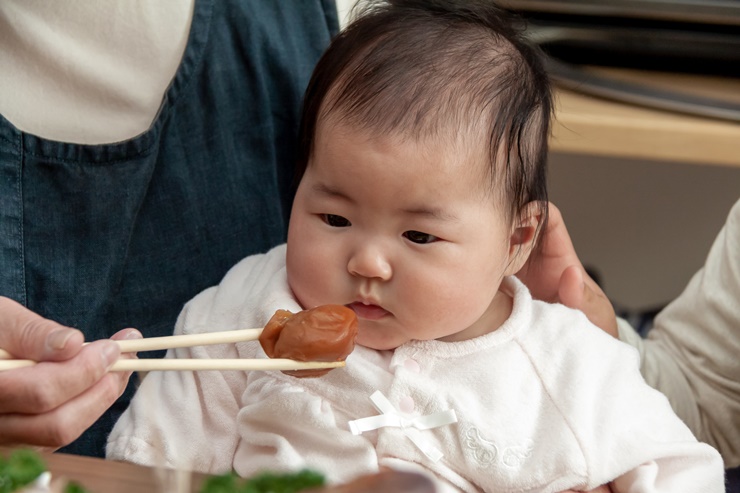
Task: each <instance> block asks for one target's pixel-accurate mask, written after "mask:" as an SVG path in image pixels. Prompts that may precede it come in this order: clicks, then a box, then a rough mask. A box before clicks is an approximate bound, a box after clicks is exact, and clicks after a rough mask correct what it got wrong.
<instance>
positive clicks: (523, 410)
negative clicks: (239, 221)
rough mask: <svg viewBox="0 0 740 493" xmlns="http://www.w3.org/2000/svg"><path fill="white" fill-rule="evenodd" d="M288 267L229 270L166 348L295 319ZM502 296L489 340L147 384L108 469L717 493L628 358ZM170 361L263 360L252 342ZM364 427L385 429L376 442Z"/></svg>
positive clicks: (557, 310) (275, 258)
mask: <svg viewBox="0 0 740 493" xmlns="http://www.w3.org/2000/svg"><path fill="white" fill-rule="evenodd" d="M285 251H286V250H285V246H284V245H282V246H279V247H276V248H275V249H273V250H271V251H270V252H268V253H267V254H263V255H255V256H251V257H248V258H246V259H244V260H243V261H242V262H240V263H239V264H237V265H236V266H235V267H233V268H232V269H231V270H230V271H229V272H228V274H227V275H226V276H225V278H224V279H223V281H222V282H221V284H220V285H218V286H215V287H212V288H210V289H207V290H205V291H203V292H202V293H200V294H199V295H198V296H196V297H195V298H194V299H193V300H191V301H190V302H189V303H188V304H187V305H186V306H185V308H184V309H183V311H182V313H181V314H180V317H179V320H178V323H177V329H176V332H177V333H195V332H207V331H221V330H229V329H240V328H250V327H260V326H263V325H264V324H265V323H266V322H267V320H268V319H269V318H270V317H271V316H272V314H273V313H274V312H275V310H277V309H287V310H291V311H293V312H296V311H299V310H300V309H301V307H300V306H299V305H298V304H297V302H296V300H295V299H294V297H293V296H292V294H291V292H290V289H289V288H288V284H287V276H286V272H285ZM451 289H454V287H451ZM503 289H505V290H507V291H508V292H509V293H510V294H511V295H512V296H513V299H514V304H513V311H512V314H511V317H510V318H509V319H508V320H507V321H506V322H505V323H504V324H503V325H502V326H501V327H500V328H499V329H498V330H495V331H493V332H491V333H489V334H486V335H484V336H481V337H478V338H475V339H471V340H466V341H462V342H453V343H448V342H440V341H435V340H432V341H414V342H410V343H407V344H404V345H402V346H401V347H399V348H397V349H396V350H394V351H375V350H370V349H367V348H364V347H360V346H358V347H356V348H355V351H354V352H353V353H352V354H351V355H350V356H349V358H348V359H347V366H346V367H345V368H340V369H336V370H332V371H331V372H330V373H329V374H327V375H326V376H323V377H320V378H302V379H301V378H295V377H291V376H288V375H285V374H283V373H281V372H274V371H273V372H267V371H253V372H236V371H230V372H218V371H201V372H155V373H150V374H149V375H148V376H147V377H146V378H145V379H144V381H143V382H142V385H141V387H140V388H139V390H138V392H137V395H136V396H135V398H134V400H133V401H132V403H131V406H130V408H129V409H128V410H127V411H126V413H125V414H124V415H123V416H122V417H121V419H120V420H119V422H118V423H117V424H116V426H115V428H114V430H113V432H112V434H111V435H110V438H109V442H108V447H107V456H108V458H111V459H119V460H128V461H132V462H137V463H142V464H149V465H162V466H169V467H175V468H183V469H192V470H197V471H203V472H209V473H221V472H225V471H229V470H232V469H233V470H235V471H236V472H237V473H238V474H240V475H242V476H251V475H253V474H255V473H257V472H259V471H260V470H263V469H270V470H278V471H286V470H296V469H299V468H304V467H310V468H313V469H316V470H318V471H320V472H322V473H324V474H325V475H326V476H327V478H328V479H329V481H330V482H343V481H347V480H349V479H352V478H354V477H356V476H358V475H361V474H365V473H372V472H376V471H378V469H379V468H380V467H383V466H388V467H392V468H398V469H411V470H419V471H422V472H424V473H426V474H430V475H431V476H432V477H434V478H435V480H436V481H437V482H438V484H439V486H440V491H446V490H452V491H455V490H460V491H495V492H514V491H516V492H528V491H541V492H560V491H563V490H566V489H568V488H574V489H585V490H588V489H592V488H594V487H596V486H598V485H601V484H604V483H607V482H609V481H612V480H615V478H616V480H615V482H614V483H613V488H614V489H615V491H619V492H621V491H630V492H633V493H636V492H648V491H649V492H659V491H661V492H663V491H664V492H670V493H678V492H691V493H693V492H706V493H711V492H721V491H724V484H723V464H722V460H721V458H720V456H719V454H718V453H717V452H716V451H715V450H714V449H713V448H711V447H710V446H708V445H706V444H702V443H699V442H697V441H696V440H695V438H694V437H693V435H692V434H691V432H690V431H689V430H688V429H687V428H686V426H685V425H684V424H683V423H682V422H681V421H680V420H679V419H678V418H677V417H676V415H675V414H674V413H673V411H672V410H671V408H670V406H669V404H668V401H667V400H666V398H665V397H664V396H663V395H662V394H660V393H658V392H657V391H655V390H653V389H652V388H650V387H649V386H648V385H647V384H646V383H645V382H644V381H643V379H642V377H641V376H640V373H639V368H638V366H639V361H638V354H637V351H636V350H635V349H633V348H631V347H630V346H628V345H626V344H624V343H621V342H619V341H617V340H615V339H613V338H611V337H610V336H608V335H606V334H605V333H603V332H602V331H601V330H599V329H598V328H596V327H594V326H593V325H591V324H590V323H589V322H588V320H587V319H586V318H585V316H583V314H581V313H580V312H577V311H574V310H570V309H568V308H566V307H564V306H562V305H554V304H547V303H543V302H539V301H534V300H532V298H531V296H530V294H529V292H528V290H527V288H526V287H525V286H524V285H523V284H521V283H520V282H519V281H518V280H517V279H515V278H509V279H506V281H505V283H504V287H503ZM168 357H178V358H255V357H261V358H265V357H266V356H265V354H264V353H263V352H262V350H261V348H260V346H259V343H257V342H249V343H239V344H237V345H236V346H233V345H231V346H210V347H195V348H185V349H176V350H171V352H170V353H168ZM371 396H374V400H375V402H376V403H377V405H379V407H380V408H381V409H383V411H379V410H378V408H377V407H376V404H375V403H374V402H373V400H371ZM380 414H383V415H384V416H385V418H374V419H371V420H370V421H368V420H367V419H365V418H369V417H372V416H378V415H380ZM374 420H385V421H387V422H388V423H390V424H391V425H393V426H386V427H381V428H378V429H375V430H372V429H371V428H373V426H372V424H373V423H372V421H374ZM381 424H382V423H381ZM351 428H354V429H355V432H357V433H359V432H360V431H362V430H363V429H370V430H369V431H364V432H362V433H360V434H353V432H352V429H351ZM440 456H441V457H440ZM628 488H632V489H628Z"/></svg>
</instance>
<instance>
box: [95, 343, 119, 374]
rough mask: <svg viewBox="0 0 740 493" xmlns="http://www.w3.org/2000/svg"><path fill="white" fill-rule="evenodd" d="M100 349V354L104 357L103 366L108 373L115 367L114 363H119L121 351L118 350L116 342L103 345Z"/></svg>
mask: <svg viewBox="0 0 740 493" xmlns="http://www.w3.org/2000/svg"><path fill="white" fill-rule="evenodd" d="M102 346H103V347H102V348H100V354H102V355H103V364H104V365H105V369H106V371H107V370H109V369H110V367H111V366H113V363H115V362H116V361H118V357H119V356H120V355H121V350H120V349H119V348H118V344H116V343H115V342H112V341H111V342H106V343H104V344H102Z"/></svg>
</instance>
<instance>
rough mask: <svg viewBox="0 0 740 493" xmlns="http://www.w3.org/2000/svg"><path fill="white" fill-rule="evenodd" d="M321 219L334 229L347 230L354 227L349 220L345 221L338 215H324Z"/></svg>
mask: <svg viewBox="0 0 740 493" xmlns="http://www.w3.org/2000/svg"><path fill="white" fill-rule="evenodd" d="M321 219H323V220H324V222H325V223H326V224H328V225H329V226H331V227H332V228H346V227H347V226H352V223H351V222H349V220H348V219H345V218H343V217H342V216H337V215H336V214H322V215H321Z"/></svg>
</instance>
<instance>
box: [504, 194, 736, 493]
mask: <svg viewBox="0 0 740 493" xmlns="http://www.w3.org/2000/svg"><path fill="white" fill-rule="evenodd" d="M518 275H519V277H520V279H522V280H523V281H524V282H525V284H527V285H528V286H529V287H530V290H531V291H532V293H533V295H534V296H535V297H538V298H540V299H544V300H548V301H561V302H562V303H563V304H565V305H568V306H570V307H572V308H577V309H580V310H582V311H583V312H584V313H585V314H586V315H587V316H588V317H589V319H591V321H592V322H594V323H595V324H596V325H598V326H599V327H601V328H602V329H604V330H605V331H606V332H608V333H610V334H611V335H613V336H615V337H619V338H620V339H621V340H623V341H625V342H628V343H629V344H631V345H633V346H635V347H636V348H637V349H638V350H639V352H640V358H641V371H642V374H643V376H644V377H645V380H646V381H647V382H648V384H650V385H651V386H652V387H654V388H656V389H658V390H659V391H661V392H662V393H663V394H665V395H666V396H667V397H668V400H669V401H670V403H671V405H672V407H673V409H674V411H675V412H676V414H678V415H679V417H681V419H682V420H683V421H684V422H685V423H686V424H687V425H688V427H689V428H690V429H691V430H692V431H693V433H694V434H695V435H696V437H697V438H698V439H699V440H700V441H703V442H706V443H709V444H710V445H712V446H713V447H715V448H716V449H717V450H719V452H720V454H722V457H723V459H724V461H725V467H727V468H737V467H738V466H740V362H739V360H738V355H740V200H739V201H738V202H736V203H735V205H734V206H733V207H732V209H731V210H730V213H729V215H728V217H727V221H726V223H725V225H724V226H723V228H722V230H721V231H720V232H719V234H718V236H717V238H716V239H715V241H714V244H713V245H712V248H711V249H710V251H709V254H708V256H707V259H706V262H705V264H704V266H703V267H702V268H701V269H700V270H699V271H698V272H697V273H696V274H695V275H694V276H693V278H692V279H691V281H690V282H689V284H688V286H687V287H686V289H685V290H684V291H683V293H682V294H681V295H680V296H679V297H678V298H676V299H675V300H674V301H673V302H672V303H670V304H669V305H668V306H667V307H666V308H664V309H663V310H662V311H661V313H660V314H659V315H658V316H657V317H656V318H655V322H654V326H653V328H652V329H651V330H650V332H649V333H648V336H647V338H646V339H642V338H641V337H640V336H639V335H638V334H637V333H636V332H635V330H634V329H633V328H632V327H631V326H630V325H629V324H628V323H627V322H626V321H624V320H622V319H617V318H616V317H615V316H614V309H613V308H612V306H611V303H610V302H609V300H608V299H607V297H606V296H605V295H604V293H603V291H602V290H601V289H600V288H599V287H598V285H596V283H595V282H593V280H592V279H590V278H589V277H588V275H587V274H586V271H585V270H584V268H583V266H582V265H581V262H580V261H579V260H578V256H577V255H576V252H575V249H574V248H573V244H572V243H571V240H570V237H569V236H568V231H567V229H566V227H565V223H564V222H563V218H562V216H561V214H560V212H559V211H558V209H557V208H556V207H555V206H553V205H552V204H551V206H550V222H549V224H548V227H547V230H546V231H545V233H544V237H543V245H542V251H541V253H540V255H539V256H538V257H537V259H533V261H532V262H530V264H529V265H527V266H525V267H524V268H523V269H522V271H521V272H520V273H519V274H518ZM728 478H731V481H733V484H735V482H737V484H738V485H740V481H738V479H740V474H738V470H737V469H735V470H734V471H731V472H729V473H728Z"/></svg>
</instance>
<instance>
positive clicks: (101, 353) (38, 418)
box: [0, 296, 141, 450]
mask: <svg viewBox="0 0 740 493" xmlns="http://www.w3.org/2000/svg"><path fill="white" fill-rule="evenodd" d="M140 337H141V334H140V333H139V332H138V331H137V330H135V329H124V330H122V331H120V332H118V333H116V335H114V336H113V339H132V338H140ZM83 342H84V336H83V334H82V332H80V331H79V330H77V329H72V328H69V327H65V326H63V325H60V324H58V323H56V322H53V321H51V320H47V319H44V318H42V317H40V316H39V315H37V314H35V313H33V312H31V311H30V310H28V309H26V308H25V307H23V306H22V305H20V304H18V303H16V302H15V301H12V300H10V299H8V298H4V297H1V296H0V348H3V349H5V350H6V351H8V352H9V353H11V354H12V355H13V356H14V357H16V358H22V359H32V360H35V361H39V363H38V364H36V365H34V366H30V367H26V368H18V369H15V370H7V371H0V445H32V446H36V447H39V448H45V449H51V450H55V449H57V448H59V447H63V446H64V445H67V444H69V443H71V442H72V441H74V440H75V439H76V438H77V437H79V436H80V435H81V434H82V432H83V431H85V429H87V428H88V427H89V426H90V425H92V424H93V423H94V422H95V421H96V420H97V419H98V418H99V417H100V416H101V415H102V414H103V413H104V412H105V410H106V409H108V408H109V407H110V406H111V405H112V404H113V403H114V402H115V401H116V399H118V397H120V395H121V393H123V390H124V389H125V387H126V382H127V381H128V378H129V376H130V373H125V372H110V373H109V372H108V369H109V368H110V366H111V365H112V364H113V363H114V362H115V361H116V360H117V359H118V357H119V356H120V349H119V347H118V345H117V344H115V343H114V342H113V341H111V340H102V341H96V342H92V343H90V344H87V345H83ZM123 357H135V356H134V355H124V356H123Z"/></svg>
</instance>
